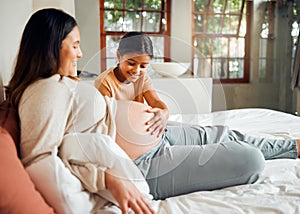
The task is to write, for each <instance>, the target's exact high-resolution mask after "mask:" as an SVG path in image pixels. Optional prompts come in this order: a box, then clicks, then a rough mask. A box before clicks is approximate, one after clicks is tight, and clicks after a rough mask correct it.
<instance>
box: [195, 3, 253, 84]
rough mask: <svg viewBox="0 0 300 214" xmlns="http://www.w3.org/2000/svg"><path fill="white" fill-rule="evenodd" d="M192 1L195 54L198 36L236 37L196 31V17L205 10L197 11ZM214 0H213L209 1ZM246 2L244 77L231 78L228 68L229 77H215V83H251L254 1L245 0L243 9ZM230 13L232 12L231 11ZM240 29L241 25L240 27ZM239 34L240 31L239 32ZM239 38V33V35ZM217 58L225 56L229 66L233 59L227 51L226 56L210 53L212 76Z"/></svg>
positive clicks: (212, 37)
mask: <svg viewBox="0 0 300 214" xmlns="http://www.w3.org/2000/svg"><path fill="white" fill-rule="evenodd" d="M191 1H192V43H193V44H192V46H193V47H194V48H193V56H194V55H195V54H196V49H197V48H196V47H195V46H194V41H195V39H196V38H211V39H214V38H234V37H232V35H226V34H218V33H196V32H195V23H194V17H195V15H198V14H205V12H199V11H195V5H194V1H193V0H191ZM228 1H229V0H225V1H224V3H225V4H227V2H228ZM209 2H212V1H209ZM244 4H247V5H246V34H245V37H244V39H245V55H244V57H243V60H244V72H243V77H242V78H232V79H230V77H229V70H228V68H227V70H226V72H227V77H226V78H214V83H249V82H250V40H251V26H252V20H251V17H252V14H253V3H252V1H248V0H243V3H242V8H241V11H242V10H244ZM241 11H240V13H239V14H240V17H239V26H240V23H241V19H242V12H241ZM213 14H217V13H213ZM220 14H223V15H224V14H225V12H222V13H220ZM229 14H230V13H229ZM238 29H239V27H238ZM237 34H238V33H237ZM237 38H238V35H237ZM216 58H224V59H227V66H228V62H229V59H233V58H232V57H230V56H229V55H228V53H227V55H226V56H224V57H213V55H212V54H210V57H209V59H210V66H211V68H210V75H211V77H212V76H213V75H212V73H213V66H212V63H213V59H216ZM193 66H194V65H193Z"/></svg>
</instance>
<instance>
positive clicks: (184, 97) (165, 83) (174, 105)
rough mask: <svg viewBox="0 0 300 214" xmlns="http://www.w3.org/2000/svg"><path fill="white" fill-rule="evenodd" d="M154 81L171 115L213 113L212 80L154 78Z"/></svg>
mask: <svg viewBox="0 0 300 214" xmlns="http://www.w3.org/2000/svg"><path fill="white" fill-rule="evenodd" d="M152 81H153V86H154V88H155V89H156V92H157V93H158V95H159V97H160V98H161V99H162V100H163V101H164V102H165V103H166V104H167V105H168V108H169V112H170V114H203V113H210V112H211V108H212V107H211V106H212V78H153V79H152Z"/></svg>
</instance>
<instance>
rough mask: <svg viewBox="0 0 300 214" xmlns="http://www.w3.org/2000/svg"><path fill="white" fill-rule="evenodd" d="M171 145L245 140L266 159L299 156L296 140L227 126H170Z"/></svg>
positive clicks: (169, 137) (167, 135)
mask: <svg viewBox="0 0 300 214" xmlns="http://www.w3.org/2000/svg"><path fill="white" fill-rule="evenodd" d="M165 135H166V137H167V138H168V139H169V142H170V143H171V145H205V144H210V143H220V142H227V141H243V142H245V143H248V144H251V145H254V146H255V147H257V148H258V149H259V150H260V151H261V152H262V153H263V155H264V157H265V159H266V160H269V159H276V158H297V157H298V149H297V143H296V140H281V139H267V138H259V137H254V136H249V135H244V134H242V133H240V132H238V131H236V130H230V129H229V128H228V127H227V126H205V127H203V126H197V125H194V126H190V125H182V126H168V127H167V131H166V133H165Z"/></svg>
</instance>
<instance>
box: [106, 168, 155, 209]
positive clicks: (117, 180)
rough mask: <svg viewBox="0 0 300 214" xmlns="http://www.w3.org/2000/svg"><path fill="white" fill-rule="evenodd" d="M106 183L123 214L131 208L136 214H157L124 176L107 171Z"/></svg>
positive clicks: (113, 171) (111, 170)
mask: <svg viewBox="0 0 300 214" xmlns="http://www.w3.org/2000/svg"><path fill="white" fill-rule="evenodd" d="M105 183H106V187H107V188H108V189H109V190H110V192H111V193H112V195H113V196H114V198H115V199H116V200H117V202H118V203H119V207H120V209H121V210H122V213H123V214H127V213H128V211H129V210H128V209H129V208H130V209H131V210H132V211H133V212H134V213H135V214H148V213H149V214H154V213H155V212H154V210H153V209H152V207H151V206H150V204H149V202H148V201H147V200H146V199H145V198H144V197H143V195H142V193H141V192H140V191H139V190H138V189H137V188H136V186H135V185H134V184H133V183H132V182H131V181H130V180H129V179H127V178H125V176H122V175H121V174H120V173H117V172H116V171H115V170H113V169H107V170H106V171H105Z"/></svg>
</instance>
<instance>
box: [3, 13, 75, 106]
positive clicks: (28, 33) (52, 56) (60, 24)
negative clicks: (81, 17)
mask: <svg viewBox="0 0 300 214" xmlns="http://www.w3.org/2000/svg"><path fill="white" fill-rule="evenodd" d="M75 26H77V23H76V20H75V19H74V18H73V17H72V16H70V15H69V14H67V13H65V12H63V11H62V10H58V9H54V8H47V9H42V10H39V11H37V12H35V13H34V14H33V15H32V16H31V17H30V19H29V21H28V22H27V24H26V26H25V29H24V32H23V35H22V38H21V43H20V46H19V53H18V55H17V58H16V64H15V68H14V71H13V74H12V78H11V80H10V82H9V84H8V86H7V87H6V92H7V96H8V98H9V99H10V102H11V103H12V104H13V105H14V106H15V107H17V106H18V104H19V101H20V98H21V96H22V94H23V92H24V90H25V89H26V88H27V86H29V85H30V84H31V83H33V82H35V81H36V80H38V79H41V78H47V77H50V76H52V75H54V74H56V73H58V68H59V64H60V62H59V59H60V48H61V44H62V41H63V40H64V39H65V38H66V36H67V35H68V34H69V33H70V32H71V31H72V30H73V28H74V27H75Z"/></svg>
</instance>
